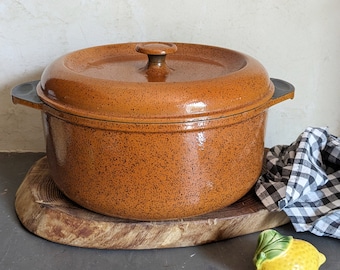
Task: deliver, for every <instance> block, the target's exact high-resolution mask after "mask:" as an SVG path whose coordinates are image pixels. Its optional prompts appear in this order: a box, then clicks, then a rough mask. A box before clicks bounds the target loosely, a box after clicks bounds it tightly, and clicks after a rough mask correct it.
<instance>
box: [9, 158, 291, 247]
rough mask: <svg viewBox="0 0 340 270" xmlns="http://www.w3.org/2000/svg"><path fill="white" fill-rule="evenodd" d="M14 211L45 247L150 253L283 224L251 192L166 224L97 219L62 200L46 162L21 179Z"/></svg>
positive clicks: (279, 216)
mask: <svg viewBox="0 0 340 270" xmlns="http://www.w3.org/2000/svg"><path fill="white" fill-rule="evenodd" d="M15 208H16V212H17V215H18V218H19V219H20V221H21V223H22V224H23V225H24V227H26V228H27V230H28V231H30V232H32V233H33V234H35V235H37V236H40V237H42V238H45V239H47V240H49V241H52V242H56V243H60V244H65V245H71V246H78V247H87V248H98V249H155V248H173V247H186V246H196V245H202V244H205V243H209V242H215V241H220V240H224V239H228V238H232V237H236V236H240V235H245V234H249V233H253V232H257V231H261V230H264V229H268V228H273V227H277V226H280V225H283V224H286V223H288V222H289V219H288V217H287V216H286V215H285V213H284V212H269V211H267V210H266V209H265V207H264V206H263V205H262V203H261V202H260V201H259V200H258V199H257V197H256V195H255V193H254V191H253V190H252V191H251V192H249V193H248V194H247V195H245V196H244V197H243V198H242V199H240V200H239V201H237V202H236V203H234V204H232V205H231V206H228V207H225V208H224V209H221V210H219V211H215V212H212V213H209V214H205V215H202V216H198V217H193V218H187V219H181V220H172V221H157V222H145V221H133V220H126V219H118V218H112V217H108V216H103V215H100V214H97V213H94V212H91V211H89V210H86V209H84V208H82V207H80V206H78V205H76V204H74V203H73V202H72V201H70V200H68V199H67V198H66V197H65V196H64V195H63V194H62V193H61V192H60V191H59V190H58V189H57V187H56V186H55V184H54V182H53V181H52V179H51V178H50V176H49V170H48V165H47V159H46V157H43V158H41V159H40V160H38V161H37V162H36V163H35V164H34V165H33V166H32V168H31V169H30V171H29V172H28V173H27V175H26V177H25V179H24V181H23V183H22V184H21V186H20V187H19V189H18V191H17V194H16V201H15Z"/></svg>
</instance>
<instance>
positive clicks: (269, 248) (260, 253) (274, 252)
mask: <svg viewBox="0 0 340 270" xmlns="http://www.w3.org/2000/svg"><path fill="white" fill-rule="evenodd" d="M292 240H293V237H292V236H284V235H282V234H280V233H279V232H277V231H275V230H265V231H263V232H261V233H260V235H259V238H258V242H257V248H256V251H255V255H254V258H253V261H254V264H255V265H256V267H257V268H259V266H260V265H261V264H262V263H263V262H264V261H265V260H270V259H273V258H275V257H277V256H279V255H280V254H282V253H283V252H285V251H286V250H287V248H288V246H289V244H290V243H291V241H292Z"/></svg>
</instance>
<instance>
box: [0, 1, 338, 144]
mask: <svg viewBox="0 0 340 270" xmlns="http://www.w3.org/2000/svg"><path fill="white" fill-rule="evenodd" d="M339 12H340V1H338V0H323V1H319V0H286V1H282V0H257V1H253V0H237V1H232V0H211V1H205V0H186V1H182V0H172V1H164V0H102V1H96V0H72V1H69V0H68V1H65V0H59V1H38V0H16V1H15V0H1V2H0V59H1V61H0V151H44V138H43V131H42V124H41V119H40V112H39V111H37V110H34V109H30V108H27V107H24V106H21V105H13V104H12V102H11V97H10V90H11V88H12V87H13V86H15V85H17V84H19V83H22V82H26V81H30V80H35V79H39V77H40V75H41V73H42V71H43V69H44V67H45V66H46V65H47V64H49V63H50V62H51V61H53V60H54V59H55V58H56V57H58V56H60V55H63V54H65V53H67V52H70V51H73V50H77V49H81V48H84V47H90V46H94V45H102V44H107V43H120V42H129V41H151V40H157V41H173V42H176V41H178V42H190V43H201V44H209V45H216V46H222V47H227V48H231V49H234V50H238V51H241V52H244V53H247V54H250V55H252V56H253V57H255V58H257V59H258V60H259V61H260V62H262V64H263V65H264V66H265V67H266V69H267V71H268V73H269V74H270V76H271V77H274V78H281V79H284V80H287V81H289V82H291V83H293V84H294V85H295V87H296V96H295V99H294V100H289V101H286V102H283V103H281V104H279V105H276V106H274V107H272V108H270V110H269V118H268V126H267V137H266V146H272V145H275V144H289V143H291V142H292V141H294V140H295V139H296V137H297V136H298V135H299V134H300V133H301V132H302V131H303V130H304V129H305V127H307V126H328V127H329V129H330V132H331V133H333V134H335V135H340V105H339V104H340V31H339V25H340V16H339Z"/></svg>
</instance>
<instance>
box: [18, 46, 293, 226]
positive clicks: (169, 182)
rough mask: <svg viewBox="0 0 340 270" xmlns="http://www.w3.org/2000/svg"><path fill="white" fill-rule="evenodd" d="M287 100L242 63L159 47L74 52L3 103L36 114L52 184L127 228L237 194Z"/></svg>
mask: <svg viewBox="0 0 340 270" xmlns="http://www.w3.org/2000/svg"><path fill="white" fill-rule="evenodd" d="M165 58H166V59H165ZM293 95H294V87H293V86H292V85H291V84H289V83H288V82H285V81H282V80H278V79H270V78H269V77H268V74H267V72H266V70H265V69H264V67H263V66H262V65H261V64H260V63H259V62H258V61H257V60H255V59H254V58H252V57H250V56H248V55H245V54H243V53H240V52H237V51H233V50H229V49H225V48H219V47H213V46H207V45H198V44H185V43H177V44H176V45H175V44H172V43H162V42H151V43H139V44H136V43H126V44H115V45H104V46H98V47H91V48H86V49H82V50H79V51H75V52H72V53H69V54H67V55H64V56H62V57H60V58H59V59H57V60H56V61H54V62H53V63H52V64H50V65H49V66H48V67H47V68H46V69H45V70H44V72H43V74H42V77H41V80H40V82H28V83H24V84H21V85H19V86H17V87H15V88H14V89H13V90H12V97H13V102H14V103H21V104H23V105H28V106H30V107H33V108H38V109H40V110H41V111H42V116H43V121H44V132H45V135H46V154H47V159H48V164H49V170H50V175H51V177H52V179H53V180H54V182H55V183H56V185H57V187H58V188H59V189H60V190H61V191H62V192H63V193H64V194H65V195H66V196H67V197H69V198H70V199H71V200H73V201H74V202H76V203H78V204H79V205H81V206H83V207H85V208H87V209H90V210H92V211H95V212H98V213H101V214H104V215H109V216H114V217H120V218H126V219H137V220H167V219H177V218H185V217H190V216H195V215H200V214H203V213H207V212H211V211H214V210H217V209H220V208H223V207H225V206H228V205H230V204H232V203H233V202H235V201H237V200H238V199H240V198H241V197H242V196H243V195H245V194H246V193H247V192H248V191H249V190H250V189H251V188H252V187H253V185H254V183H255V182H256V180H257V178H258V176H259V174H260V172H261V167H262V158H263V154H264V136H265V122H266V115H267V109H268V108H269V107H271V106H272V105H274V104H276V103H278V102H281V101H283V100H285V99H288V98H293Z"/></svg>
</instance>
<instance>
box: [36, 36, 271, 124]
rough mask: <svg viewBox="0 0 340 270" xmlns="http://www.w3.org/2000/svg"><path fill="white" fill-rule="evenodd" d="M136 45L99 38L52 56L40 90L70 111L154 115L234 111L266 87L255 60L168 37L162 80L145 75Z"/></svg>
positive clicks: (136, 117) (263, 96)
mask: <svg viewBox="0 0 340 270" xmlns="http://www.w3.org/2000/svg"><path fill="white" fill-rule="evenodd" d="M138 46H140V44H136V43H128V44H117V45H106V46H99V47H93V48H88V49H84V50H80V51H76V52H73V53H70V54H68V55H65V56H63V57H61V58H59V59H57V60H56V61H55V62H53V63H52V64H51V65H50V66H49V67H47V68H46V70H45V71H44V73H43V75H42V78H41V84H40V87H39V88H38V94H39V96H40V98H41V99H42V100H43V101H44V102H45V103H46V104H48V105H50V106H51V107H53V108H56V109H58V110H62V111H64V112H68V113H71V114H74V115H78V116H84V117H91V118H95V119H103V120H108V121H120V122H148V123H155V122H156V123H159V122H179V121H181V122H185V121H190V120H193V119H199V118H207V117H209V118H219V117H222V116H229V115H234V114H237V113H240V112H242V111H247V110H250V109H253V108H256V107H258V106H261V105H263V104H264V103H266V102H267V101H268V100H269V99H270V98H271V96H272V95H273V91H274V87H273V85H272V83H271V81H270V79H269V77H268V75H267V73H266V71H265V69H264V68H263V66H262V65H261V64H260V63H259V62H258V61H256V60H255V59H253V58H251V57H249V56H247V55H244V54H241V53H239V52H235V51H231V50H228V49H224V48H218V47H212V46H205V45H195V44H183V43H176V47H177V51H176V52H173V51H171V54H168V55H166V58H165V62H166V65H167V67H168V69H169V73H168V74H167V75H165V76H164V74H163V73H162V74H161V75H160V78H158V79H161V78H163V77H165V78H164V81H159V82H156V81H155V77H153V79H152V80H153V81H152V82H150V81H149V79H148V78H149V77H148V74H147V70H145V67H146V66H147V64H148V57H147V55H145V54H143V53H140V52H137V51H136V47H137V49H138ZM144 52H145V51H144ZM146 52H148V51H146ZM149 53H150V52H149ZM156 77H157V76H156Z"/></svg>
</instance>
